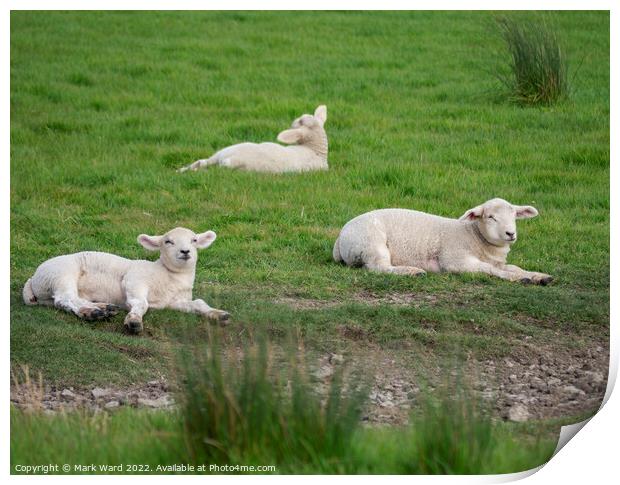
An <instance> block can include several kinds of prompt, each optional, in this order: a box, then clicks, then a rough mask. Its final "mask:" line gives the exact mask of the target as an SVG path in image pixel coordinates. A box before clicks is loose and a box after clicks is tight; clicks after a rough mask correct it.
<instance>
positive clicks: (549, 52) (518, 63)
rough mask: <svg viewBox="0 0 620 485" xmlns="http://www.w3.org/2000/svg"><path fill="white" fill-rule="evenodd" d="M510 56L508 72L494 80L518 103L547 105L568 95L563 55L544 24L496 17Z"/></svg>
mask: <svg viewBox="0 0 620 485" xmlns="http://www.w3.org/2000/svg"><path fill="white" fill-rule="evenodd" d="M497 25H498V27H499V30H500V34H501V36H502V38H503V39H504V41H505V43H506V47H507V49H508V53H509V55H510V63H509V69H508V72H498V73H497V75H498V78H499V79H500V81H501V82H502V83H503V84H504V85H505V86H506V87H507V88H508V90H509V92H510V96H511V97H512V98H513V99H514V100H515V101H517V102H519V103H521V104H529V105H550V104H553V103H555V102H556V101H559V100H560V99H562V98H565V97H567V96H568V94H569V84H568V79H567V62H566V56H565V54H564V52H563V51H562V48H561V47H560V43H559V41H558V37H557V35H556V33H555V31H554V30H553V29H552V28H551V27H550V26H549V25H548V24H546V23H545V22H542V21H535V20H525V19H522V20H519V19H515V18H512V17H499V18H497Z"/></svg>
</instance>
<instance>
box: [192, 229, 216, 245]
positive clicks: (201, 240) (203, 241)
mask: <svg viewBox="0 0 620 485" xmlns="http://www.w3.org/2000/svg"><path fill="white" fill-rule="evenodd" d="M216 237H217V236H216V234H215V233H214V232H213V231H207V232H203V233H202V234H196V247H197V248H198V249H204V248H208V247H209V246H211V244H213V241H215V238H216Z"/></svg>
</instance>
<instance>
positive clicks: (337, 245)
mask: <svg viewBox="0 0 620 485" xmlns="http://www.w3.org/2000/svg"><path fill="white" fill-rule="evenodd" d="M332 255H333V256H334V261H336V263H342V262H344V260H343V259H342V256H340V236H338V239H336V242H335V243H334V251H333V253H332Z"/></svg>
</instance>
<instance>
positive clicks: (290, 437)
mask: <svg viewBox="0 0 620 485" xmlns="http://www.w3.org/2000/svg"><path fill="white" fill-rule="evenodd" d="M218 341H219V338H218V336H217V332H214V333H211V334H210V336H209V341H208V342H207V343H206V344H205V345H202V346H196V347H195V348H194V349H193V350H192V351H191V353H187V354H186V355H185V364H184V366H183V367H184V378H183V384H182V385H183V396H184V399H183V416H184V418H183V422H184V429H185V436H186V443H187V445H188V450H189V454H190V458H191V459H192V460H193V461H194V462H197V463H205V462H207V463H219V464H246V465H248V464H249V465H251V464H261V463H262V464H275V463H277V464H278V467H279V468H280V471H282V467H284V469H288V470H289V471H290V472H297V473H301V472H303V471H313V472H315V473H316V472H317V471H322V472H323V473H342V472H344V471H345V470H346V469H348V468H347V463H348V461H349V454H350V451H351V449H352V446H351V445H352V440H353V437H354V434H355V432H356V431H357V430H358V428H359V427H360V423H361V419H360V418H361V412H362V408H363V405H364V403H365V400H366V396H367V395H368V392H367V391H366V390H365V389H364V387H363V386H357V387H351V386H345V384H344V380H343V375H342V372H341V371H337V372H336V373H334V375H333V376H332V379H331V382H330V383H329V385H328V390H327V393H326V395H324V396H321V395H320V394H319V393H317V392H316V391H315V389H313V387H312V383H311V376H310V372H309V369H308V367H306V364H305V362H304V357H303V351H302V352H300V353H298V355H297V356H294V355H292V354H291V355H289V362H288V363H283V362H281V361H278V358H277V357H275V354H274V352H273V351H272V348H271V347H270V345H269V344H268V343H267V340H266V339H265V338H259V339H258V340H257V341H255V342H250V343H246V344H244V346H243V348H242V350H240V351H239V352H238V355H234V354H235V353H234V352H233V355H232V356H231V355H230V353H229V354H228V355H227V356H225V352H224V350H223V349H222V348H221V347H220V345H219V342H218ZM293 347H295V348H299V346H291V348H293ZM188 358H189V360H187V359H188Z"/></svg>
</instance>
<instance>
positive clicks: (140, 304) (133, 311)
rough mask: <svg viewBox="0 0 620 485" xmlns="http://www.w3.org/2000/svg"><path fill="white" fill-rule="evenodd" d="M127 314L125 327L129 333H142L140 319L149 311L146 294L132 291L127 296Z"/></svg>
mask: <svg viewBox="0 0 620 485" xmlns="http://www.w3.org/2000/svg"><path fill="white" fill-rule="evenodd" d="M127 307H128V308H129V313H128V314H127V316H126V317H125V326H126V327H127V330H129V332H130V333H140V332H142V328H143V325H142V317H143V316H144V314H145V313H146V311H147V310H148V309H149V302H148V300H147V296H146V292H143V291H134V292H131V293H128V294H127Z"/></svg>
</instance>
